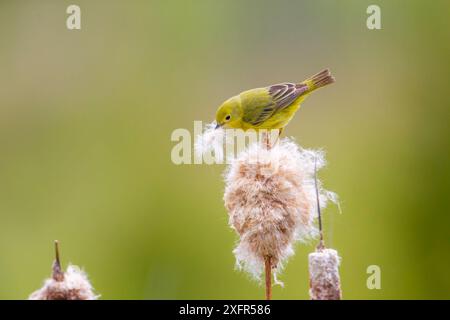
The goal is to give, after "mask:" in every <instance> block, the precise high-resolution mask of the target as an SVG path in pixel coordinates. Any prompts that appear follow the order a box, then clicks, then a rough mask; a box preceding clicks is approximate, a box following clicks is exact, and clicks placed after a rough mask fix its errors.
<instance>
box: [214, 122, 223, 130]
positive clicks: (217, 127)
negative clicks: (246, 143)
mask: <svg viewBox="0 0 450 320" xmlns="http://www.w3.org/2000/svg"><path fill="white" fill-rule="evenodd" d="M221 126H222V125H221V124H220V123H218V124H216V127H215V128H214V129H219V128H220V127H221Z"/></svg>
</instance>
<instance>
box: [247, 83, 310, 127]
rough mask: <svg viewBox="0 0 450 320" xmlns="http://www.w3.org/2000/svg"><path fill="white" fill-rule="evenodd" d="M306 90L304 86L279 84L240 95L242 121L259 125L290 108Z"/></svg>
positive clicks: (306, 87)
mask: <svg viewBox="0 0 450 320" xmlns="http://www.w3.org/2000/svg"><path fill="white" fill-rule="evenodd" d="M307 90H308V86H307V85H304V84H294V83H280V84H275V85H272V86H270V87H267V88H260V89H253V90H249V91H246V92H243V93H242V94H241V101H242V105H243V107H244V115H243V120H244V121H245V122H247V123H250V124H252V125H255V126H257V125H260V124H261V123H263V122H265V121H266V120H267V119H269V118H270V117H272V116H273V115H274V114H276V113H277V112H279V111H280V110H283V109H284V108H286V107H288V106H290V105H291V104H292V103H293V102H294V101H295V100H296V99H297V98H298V97H299V96H301V95H302V94H303V93H305V92H306V91H307Z"/></svg>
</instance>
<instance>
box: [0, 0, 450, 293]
mask: <svg viewBox="0 0 450 320" xmlns="http://www.w3.org/2000/svg"><path fill="white" fill-rule="evenodd" d="M73 3H75V4H78V5H79V6H80V7H81V12H82V30H80V31H69V30H67V29H66V18H67V16H68V15H67V14H66V8H67V6H68V5H70V4H73ZM369 4H378V5H379V6H380V7H381V10H382V30H368V29H367V28H366V18H367V16H368V15H367V14H366V8H367V6H368V5H369ZM449 13H450V3H449V2H448V1H438V0H436V1H432V2H430V1H424V0H423V1H380V0H377V1H372V0H371V1H356V0H355V1H331V0H329V1H324V0H321V1H312V0H310V1H287V0H286V1H261V0H226V1H225V0H221V1H209V0H197V1H184V0H178V1H162V0H161V1H126V2H125V1H106V0H105V1H81V0H77V1H60V0H58V1H56V0H55V1H12V0H10V1H6V0H1V2H0V39H1V47H0V70H1V71H0V283H1V285H0V298H3V299H23V298H26V297H27V296H28V295H29V294H30V293H31V292H32V291H33V290H35V289H37V288H38V287H40V285H41V284H42V281H43V279H44V278H45V277H47V276H48V275H49V273H50V266H51V262H52V259H53V247H52V241H53V240H54V239H59V240H60V241H61V248H62V259H63V262H64V264H65V265H67V263H69V262H73V263H75V264H77V265H80V266H83V267H84V268H85V269H86V271H87V272H88V273H89V275H90V278H91V280H92V283H93V285H94V287H95V288H96V289H97V290H98V292H99V293H100V294H101V295H102V297H103V298H104V299H165V298H170V299H229V298H238V299H241V298H242V299H259V298H263V297H264V292H263V291H264V290H263V287H262V286H261V285H259V284H257V283H256V282H255V281H253V280H251V279H250V278H249V276H247V275H246V274H244V273H242V272H238V271H236V270H235V269H234V257H233V255H232V249H233V246H234V244H235V242H236V240H237V238H236V236H235V234H234V232H233V231H232V230H231V229H230V228H229V227H228V226H227V213H226V211H225V209H224V207H223V201H222V195H223V189H224V184H223V181H222V176H221V175H222V172H223V169H224V166H221V165H215V166H207V165H203V166H199V165H190V166H189V165H181V166H176V165H174V164H173V163H172V162H171V159H170V151H171V149H172V147H173V146H174V145H175V143H174V142H171V140H170V135H171V133H172V131H173V130H174V129H176V128H188V129H190V130H192V128H193V121H194V120H205V121H208V122H209V121H211V120H212V119H213V117H214V112H215V109H216V107H217V106H218V105H219V104H220V103H221V102H222V101H223V100H225V99H226V98H228V97H229V96H231V95H234V94H236V93H238V92H240V91H242V90H244V89H249V88H253V87H258V86H264V85H269V84H273V83H277V82H283V81H300V80H303V79H304V78H305V77H307V76H309V75H311V74H313V73H315V72H318V71H320V70H321V69H322V68H324V67H329V68H331V70H332V72H333V73H334V75H335V76H336V79H337V83H336V84H335V85H333V86H331V87H329V88H327V89H324V90H323V91H322V90H321V91H320V92H319V93H316V94H314V95H313V96H312V97H310V98H309V99H308V100H307V101H306V102H305V103H304V105H303V108H302V109H301V111H300V112H299V114H298V115H297V117H296V118H295V120H294V121H293V122H291V124H290V126H289V127H288V129H287V134H288V135H292V136H294V137H295V138H296V139H297V141H299V142H300V143H301V144H302V145H303V146H305V147H314V148H318V147H321V148H324V149H325V150H326V151H327V158H328V161H329V166H328V167H327V168H326V169H325V170H324V171H323V172H322V173H321V177H322V179H323V180H324V183H325V186H326V187H327V188H328V189H331V190H334V191H336V192H337V193H338V194H339V195H340V197H341V200H342V203H341V205H342V211H343V212H342V214H341V215H340V214H339V213H338V212H337V209H336V208H335V207H330V208H329V209H328V210H327V211H326V217H325V228H326V240H327V243H328V245H329V246H331V247H333V248H335V249H337V250H338V251H339V253H340V255H341V256H342V258H343V260H342V265H341V277H342V286H343V293H344V298H347V299H380V298H382V299H409V298H424V299H431V298H439V299H444V298H450V275H449V273H448V272H449V270H450V256H449V254H450V232H449V226H450V217H449V211H450V210H449V200H448V192H449V190H450V185H449V182H450V177H449V172H450V170H449V169H450V168H449V160H450V159H449V158H450V156H449V155H450V152H449V150H450V148H449V147H450V146H449V136H450V129H449V119H450V112H449V107H450V92H449V76H450V60H449V58H450V20H449ZM313 248H314V243H312V244H311V245H309V246H304V245H298V246H297V249H296V255H295V256H294V257H293V258H292V259H290V261H289V262H288V264H287V266H286V268H285V271H284V272H283V274H282V275H281V276H280V279H281V280H282V281H284V283H285V288H281V287H279V286H276V287H274V294H273V295H274V298H276V299H307V298H308V276H307V254H308V253H309V252H311V250H313ZM374 264H375V265H379V266H380V267H381V271H382V274H381V286H382V288H381V290H368V289H367V287H366V279H367V277H368V275H367V274H366V268H367V267H368V266H369V265H374Z"/></svg>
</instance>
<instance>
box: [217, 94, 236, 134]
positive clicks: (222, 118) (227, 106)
mask: <svg viewBox="0 0 450 320" xmlns="http://www.w3.org/2000/svg"><path fill="white" fill-rule="evenodd" d="M241 119H242V110H241V104H240V100H239V98H237V97H233V98H230V99H228V100H227V101H225V102H224V103H222V105H221V106H220V107H219V108H218V109H217V112H216V129H217V128H220V127H224V128H240V126H241Z"/></svg>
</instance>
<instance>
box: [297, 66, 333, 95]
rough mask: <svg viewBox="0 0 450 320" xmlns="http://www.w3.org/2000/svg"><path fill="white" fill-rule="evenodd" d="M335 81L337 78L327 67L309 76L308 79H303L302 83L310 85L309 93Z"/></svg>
mask: <svg viewBox="0 0 450 320" xmlns="http://www.w3.org/2000/svg"><path fill="white" fill-rule="evenodd" d="M335 81H336V80H335V79H334V77H333V76H332V75H331V73H330V70H329V69H325V70H323V71H320V72H319V73H317V74H315V75H313V76H312V77H309V78H308V79H306V80H305V81H303V82H302V84H306V85H308V93H310V92H312V91H314V90H316V89H319V88H322V87H325V86H326V85H329V84H331V83H333V82H335Z"/></svg>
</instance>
